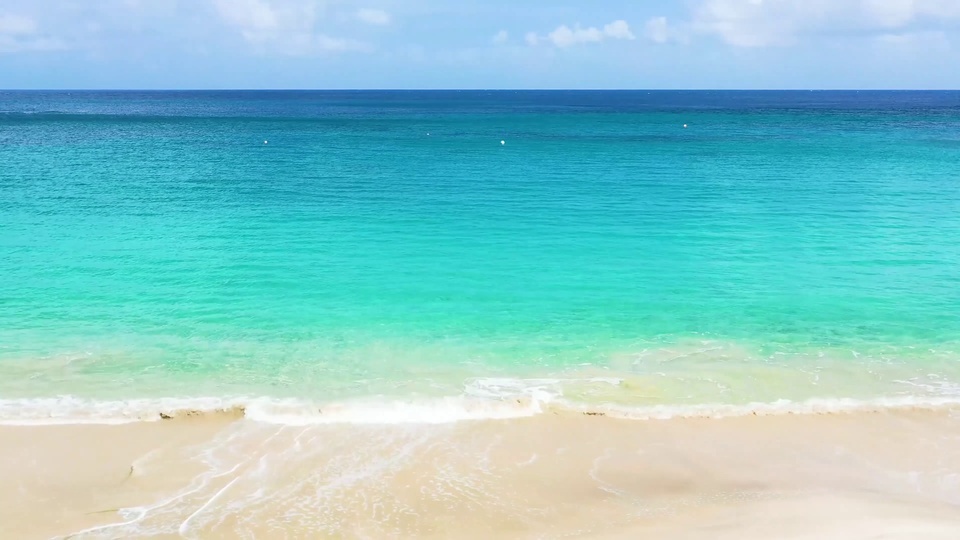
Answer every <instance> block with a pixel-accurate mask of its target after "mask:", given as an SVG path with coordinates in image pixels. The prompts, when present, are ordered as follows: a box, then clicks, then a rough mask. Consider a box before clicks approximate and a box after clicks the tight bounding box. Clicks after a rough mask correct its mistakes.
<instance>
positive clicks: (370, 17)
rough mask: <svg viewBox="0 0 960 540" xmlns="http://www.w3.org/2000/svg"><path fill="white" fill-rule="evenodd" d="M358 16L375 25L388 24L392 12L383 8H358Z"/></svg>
mask: <svg viewBox="0 0 960 540" xmlns="http://www.w3.org/2000/svg"><path fill="white" fill-rule="evenodd" d="M357 18H358V19H360V20H361V21H363V22H365V23H367V24H372V25H374V26H386V25H388V24H390V14H389V13H387V12H386V11H383V10H382V9H369V8H364V9H361V10H358V11H357Z"/></svg>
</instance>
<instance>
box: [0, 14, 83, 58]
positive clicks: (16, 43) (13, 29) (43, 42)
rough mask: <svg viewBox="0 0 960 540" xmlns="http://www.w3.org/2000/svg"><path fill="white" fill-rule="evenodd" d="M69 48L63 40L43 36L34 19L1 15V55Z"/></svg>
mask: <svg viewBox="0 0 960 540" xmlns="http://www.w3.org/2000/svg"><path fill="white" fill-rule="evenodd" d="M67 48H68V47H67V45H66V43H64V42H63V40H60V39H57V38H52V37H49V36H45V35H42V34H41V33H40V27H39V25H38V24H37V21H35V20H34V19H32V18H30V17H26V16H23V15H11V14H0V54H2V53H17V52H28V51H36V52H39V51H59V50H64V49H67Z"/></svg>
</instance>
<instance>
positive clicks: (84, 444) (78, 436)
mask: <svg viewBox="0 0 960 540" xmlns="http://www.w3.org/2000/svg"><path fill="white" fill-rule="evenodd" d="M0 476H2V478H3V479H4V482H3V483H2V484H0V538H24V539H30V538H50V537H71V538H119V537H123V538H130V537H133V538H143V537H149V538H205V539H206V538H308V537H309V538H478V539H479V538H491V537H496V538H524V539H526V538H530V539H533V538H638V537H642V538H665V539H671V538H677V539H726V538H729V539H748V540H749V539H754V538H755V539H770V538H787V539H833V538H836V539H845V540H847V539H868V538H871V539H872V538H885V539H900V538H903V539H914V538H933V539H939V538H943V539H948V538H949V539H954V538H957V534H958V533H957V532H958V531H960V411H940V412H929V411H926V412H921V411H900V412H895V413H893V412H891V413H871V414H866V413H861V414H843V415H787V416H769V417H763V416H757V417H753V416H751V417H743V418H728V419H675V420H666V421H635V420H621V419H614V418H610V417H605V416H587V415H574V414H545V415H541V416H537V417H533V418H526V419H515V420H499V421H480V422H461V423H456V424H446V425H387V426H358V425H347V424H340V425H305V426H289V425H288V426H281V425H270V424H262V423H256V422H252V421H249V420H237V419H235V418H232V417H230V416H229V415H213V416H209V417H200V418H175V419H171V420H167V421H160V422H145V423H134V424H125V425H118V426H102V425H76V426H0Z"/></svg>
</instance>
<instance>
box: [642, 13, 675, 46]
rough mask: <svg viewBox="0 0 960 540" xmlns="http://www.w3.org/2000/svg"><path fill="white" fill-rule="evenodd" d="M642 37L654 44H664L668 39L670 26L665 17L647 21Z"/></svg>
mask: <svg viewBox="0 0 960 540" xmlns="http://www.w3.org/2000/svg"><path fill="white" fill-rule="evenodd" d="M643 33H644V35H645V36H647V39H649V40H650V41H653V42H654V43H666V42H667V41H668V40H669V39H670V25H669V24H668V23H667V18H666V17H654V18H652V19H650V20H649V21H647V24H646V26H645V27H644V32H643Z"/></svg>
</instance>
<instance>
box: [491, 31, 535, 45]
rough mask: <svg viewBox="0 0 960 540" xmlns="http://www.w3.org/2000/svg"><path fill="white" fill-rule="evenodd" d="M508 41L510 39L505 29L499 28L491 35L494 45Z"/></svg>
mask: <svg viewBox="0 0 960 540" xmlns="http://www.w3.org/2000/svg"><path fill="white" fill-rule="evenodd" d="M534 35H536V34H534ZM508 41H510V34H509V33H507V31H506V30H501V31H499V32H497V33H496V35H494V36H493V43H494V44H496V45H503V44H504V43H506V42H508Z"/></svg>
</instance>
